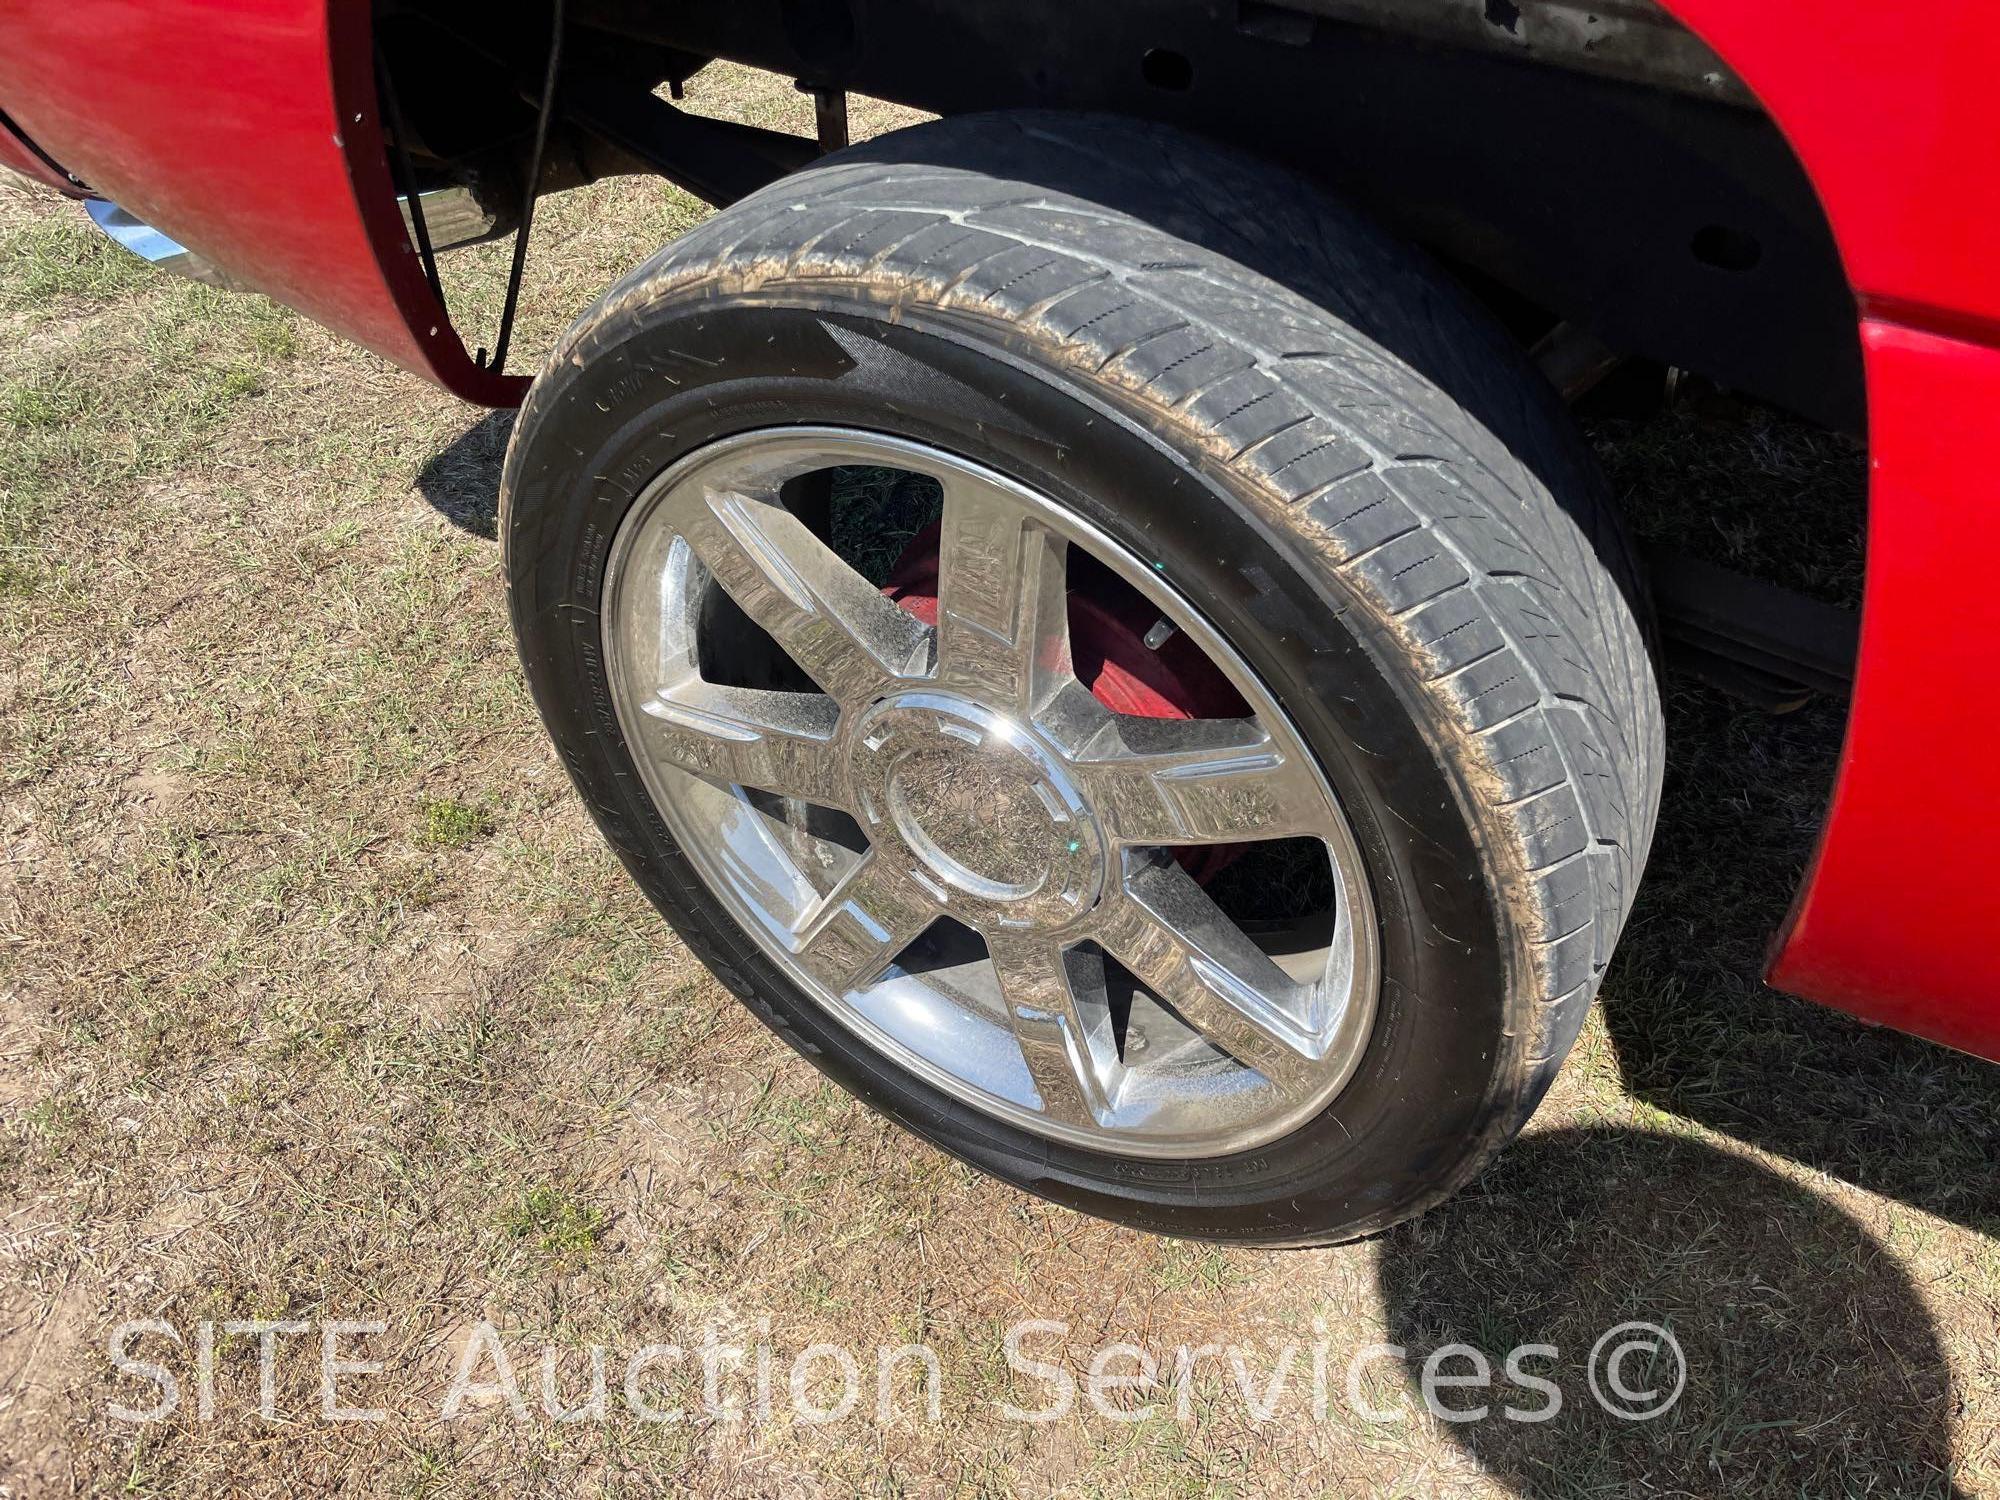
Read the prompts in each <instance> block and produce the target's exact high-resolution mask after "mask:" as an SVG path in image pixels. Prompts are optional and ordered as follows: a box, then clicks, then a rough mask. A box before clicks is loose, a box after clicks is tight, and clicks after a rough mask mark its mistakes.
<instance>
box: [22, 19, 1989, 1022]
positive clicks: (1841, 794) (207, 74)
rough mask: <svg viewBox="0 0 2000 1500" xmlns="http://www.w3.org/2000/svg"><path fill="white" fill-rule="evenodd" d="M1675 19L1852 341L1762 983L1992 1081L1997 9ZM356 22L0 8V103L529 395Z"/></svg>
mask: <svg viewBox="0 0 2000 1500" xmlns="http://www.w3.org/2000/svg"><path fill="white" fill-rule="evenodd" d="M1666 3H1667V6H1668V8H1669V9H1670V10H1672V11H1674V12H1675V13H1676V14H1677V15H1678V16H1679V17H1680V18H1681V19H1682V20H1683V21H1685V22H1686V23H1687V24H1688V25H1689V26H1690V27H1691V28H1692V29H1693V30H1695V31H1696V32H1697V33H1699V34H1700V35H1701V36H1702V37H1703V38H1704V40H1706V41H1707V42H1708V43H1709V44H1710V45H1711V46H1712V47H1713V48H1714V49H1715V50H1716V52H1717V53H1718V54H1719V55H1720V56H1721V57H1722V58H1723V59H1724V60H1725V61H1726V62H1727V63H1728V64H1729V65H1730V66H1731V67H1732V68H1734V69H1735V70H1736V72H1737V73H1738V74H1739V75H1740V76H1741V77H1742V78H1743V79H1744V80H1745V81H1746V82H1747V83H1748V84H1749V86H1750V87H1751V88H1752V89H1753V90H1754V91H1755V92H1756V94H1757V95H1758V97H1759V98H1760V99H1761V100H1762V101H1763V103H1764V105H1765V107H1766V108H1767V109H1768V111H1769V112H1770V114H1771V116H1772V117H1773V119H1774V120H1775V121H1776V122H1777V124H1778V125H1779V127H1780V128H1781V129H1782V130H1783V131H1784V132H1785V133H1786V135H1787V137H1788V138H1789V139H1790V141H1791V143H1792V145H1793V147H1794V149H1795V150H1796V151H1797V153H1798V155H1799V158H1800V160H1801V162H1802V163H1803V164H1804V166H1805V169H1806V171H1807V173H1808V175H1809V176H1810V177H1811V179H1812V181H1813V183H1814V186H1815V188H1816V189H1817V191H1818V192H1819V194H1820V197H1821V200H1822V203H1823V205H1824V207H1825V210H1826V213H1827V217H1828V219H1829V221H1830V223H1831V224H1832V227H1833V230H1834V234H1835V236H1836V238H1837V240H1838V242H1839V245H1840V250H1841V254H1842V258H1843V262H1844V264H1845V266H1846V269H1847V274H1848V278H1849V280H1850V282H1851V284H1852V286H1853V288H1854V290H1855V292H1856V294H1857V297H1858V299H1859V302H1860V305H1861V308H1862V312H1863V319H1864V321H1863V327H1862V335H1863V342H1864V346H1865V350H1866V360H1867V375H1868V399H1869V409H1870V439H1871V454H1872V468H1873V473H1872V478H1871V487H1872V490H1871V499H1870V519H1869V536H1868V553H1869V556H1868V577H1867V585H1866V599H1865V603H1864V608H1863V625H1862V644H1861V657H1860V667H1859V674H1858V678H1857V681H1856V686H1855V693H1854V700H1853V708H1852V713H1851V717H1850V722H1849V728H1848V738H1847V744H1846V748H1845V752H1844V755H1843V760H1842V766H1841V771H1840V776H1839V781H1838V784H1837V787H1836V790H1835V793H1834V797H1833V802H1832V806H1831V809H1830V812H1829V815H1828V818H1827V821H1826V826H1825V829H1824V832H1823V835H1822V840H1821V845H1820V849H1819V852H1818V856H1817V859H1816V861H1815V864H1814V868H1813V871H1812V874H1811V876H1810V877H1809V879H1808V881H1807V883H1806V885H1805V887H1804V889H1803V890H1802V891H1801V892H1800V895H1799V898H1798V901H1797V903H1796V906H1795V909H1794V913H1793V918H1792V921H1791V922H1790V924H1789V926H1788V929H1787V931H1786V932H1785V933H1784V934H1783V935H1782V937H1781V938H1780V940H1779V944H1778V947H1777V951H1776V954H1775V958H1774V961H1773V966H1772V971H1771V973H1772V979H1773V982H1774V983H1776V984H1778V985H1780V986H1781V987H1783V988H1785V989H1787V990H1790V991H1792V992H1794V993H1797V994H1801V995H1805V996H1808V997H1810V998H1813V999H1816V1000H1822V1001H1825V1002H1827V1003H1829V1004H1832V1005H1836V1006H1839V1007H1841V1008H1843V1009H1846V1010H1849V1011H1852V1012H1853V1013H1855V1014H1857V1015H1860V1016H1863V1017H1866V1018H1868V1019H1871V1020H1875V1021H1879V1022H1883V1023H1885V1024H1888V1025H1892V1026H1896V1027H1900V1028H1903V1029H1906V1030H1910V1031H1914V1032H1918V1033H1920V1034H1922V1035H1925V1036H1929V1037H1933V1038H1936V1039H1937V1040H1940V1041H1944V1042H1948V1043H1951V1044H1953V1045H1955V1046H1958V1047H1962V1048H1965V1049H1966V1050H1968V1051H1972V1052H1977V1053H1981V1054H1984V1055H1986V1056H1988V1057H1993V1058H1996V1059H2000V943H1996V942H1994V941H1993V940H1992V939H1993V935H1994V931H1995V929H1996V928H2000V880H1996V879H1995V878H1994V877H1993V875H1992V874H1991V871H1990V866H1991V861H1992V860H1993V859H1994V857H1995V853H1996V851H2000V780H1996V779H1995V778H1994V777H1992V776H1991V775H1990V774H1988V772H1989V768H1990V767H1991V766H1992V764H1993V762H1994V756H1993V753H1992V750H1991V748H1990V747H1991V743H1992V742H1991V740H1990V739H1989V737H1988V736H1989V733H1990V730H1991V727H1992V726H1993V725H1994V723H1995V722H1996V717H1997V716H2000V710H1996V709H1995V707H1994V706H1993V705H1995V704H1996V703H2000V524H1996V522H2000V518H1997V517H1996V516H1995V510H1996V506H2000V484H1996V482H1995V480H1994V478H1993V477H1992V474H1993V470H1992V468H1991V460H1990V449H1991V447H1992V442H1993V439H1994V438H1995V437H1996V436H2000V192H1996V191H1995V189H1996V186H2000V184H1996V181H1995V177H1996V164H2000V91H1996V90H1995V89H1994V87H1993V85H1992V82H1991V78H1992V74H1993V73H1994V70H1995V69H1996V68H2000V7H1996V6H1994V5H1992V4H1991V3H1990V0H1935V3H1933V4H1932V5H1930V6H1927V7H1925V9H1924V12H1923V15H1922V18H1921V21H1918V20H1916V19H1914V18H1908V19H1906V18H1902V17H1899V16H1898V15H1896V14H1894V13H1891V12H1886V11H1882V10H1880V9H1879V8H1875V9H1871V8H1869V7H1861V6H1850V7H1843V8H1835V9H1832V10H1829V9H1828V8H1826V7H1824V6H1821V5H1815V4H1810V3H1808V0H1666ZM369 26H370V12H369V5H368V3H367V0H234V3H232V4H230V5H226V6H221V5H216V4H214V3H212V0H61V3H55V0H0V110H4V111H5V112H6V113H7V114H8V115H9V116H10V117H11V118H12V119H13V120H14V122H15V123H16V124H17V125H18V126H19V127H20V128H21V130H22V131H24V132H25V133H26V134H27V135H28V136H29V137H30V138H31V139H32V140H33V141H34V142H35V143H36V144H37V145H38V146H40V147H41V148H42V149H43V150H45V151H46V152H48V153H49V154H50V155H51V156H53V157H54V158H55V159H57V160H58V161H60V162H61V163H62V164H63V166H64V167H66V168H67V169H68V170H69V171H71V172H73V173H75V174H76V175H77V176H78V177H80V178H82V179H83V180H84V181H86V182H88V183H89V184H90V185H91V186H92V188H93V189H95V190H97V191H99V192H101V193H103V194H104V195H105V196H107V197H110V198H112V199H114V200H115V201H117V202H118V203H119V204H121V205H122V206H124V207H125V208H127V209H128V210H130V211H131V212H132V213H134V214H136V215H138V216H139V217H141V218H143V219H145V220H147V221H148V222H149V223H152V224H154V225H157V226H158V227H159V228H160V229H162V230H164V231H165V232H166V233H168V234H170V235H172V236H173V237H174V238H176V239H178V240H180V241H181V242H182V243H184V244H186V245H187V246H189V248H191V249H193V250H195V251H197V252H198V253H200V254H201V255H202V256H204V257H205V258H207V259H208V260H210V261H212V262H214V263H215V264H216V265H218V266H221V267H222V268H223V269H225V270H227V271H229V272H231V273H232V274H234V275H236V276H237V277H239V278H241V279H243V280H245V281H248V282H249V283H251V284H253V285H256V286H259V287H261V288H262V289H264V290H265V291H268V292H269V293H270V294H271V295H272V296H274V297H277V298H279V299H280V300H282V301H284V302H287V303H289V304H291V305H292V306H294V307H297V308H299V309H300V310H301V311H303V312H305V313H307V314H308V315H310V316H312V317H314V318H316V319H318V320H319V321H321V322H323V323H325V324H327V325H328V326H330V327H332V328H335V329H337V330H339V331H340V332H342V333H344V334H347V335H348V336H350V337H352V338H354V339H356V340H358V341H359V342H361V343H363V344H366V345H367V346H368V347H369V348H371V349H374V350H375V351H376V352H378V353H380V354H382V355H384V356H385V357H387V358H389V359H391V360H394V361H395V362H396V363H398V364H400V365H402V366H404V367H405V368H407V369H410V370H413V371H416V372H417V373H419V374H423V375H426V376H428V377H430V378H432V379H434V380H437V381H439V382H441V383H442V384H443V385H445V386H446V387H448V388H449V389H451V390H452V391H454V392H456V393H457V394H459V395H461V396H463V397H465V398H467V399H469V400H473V401H480V402H485V403H488V404H492V405H507V404H511V403H513V402H515V401H518V400H519V399H520V395H521V393H522V392H523V390H524V389H525V386H526V382H525V381H524V380H522V379H519V378H517V377H511V376H509V377H496V376H494V375H492V374H490V373H489V372H487V371H484V370H482V369H480V368H479V367H478V366H477V365H476V364H474V362H473V361H472V360H471V359H470V358H469V357H468V355H467V353H466V351H465V348H464V346H463V345H462V343H461V342H460V340H459V338H458V335H457V334H456V333H455V332H454V331H453V330H452V328H451V327H450V325H449V323H448V321H447V320H446V318H445V316H444V313H443V310H442V309H441V308H440V307H439V306H438V303H437V300H436V298H435V297H434V296H433V295H432V293H431V291H430V288H429V286H428V285H427V283H426V282H425V279H424V277H423V274H422V272H421V270H420V268H419V266H418V265H417V261H416V257H415V255H414V254H413V252H412V251H411V249H410V246H409V244H408V242H407V238H406V236H405V234H404V231H403V226H402V220H401V215H400V213H399V212H398V210H397V207H396V203H395V196H394V190H393V188H392V185H391V180H390V175H389V170H388V164H387V161H386V158H385V154H384V150H383V143H382V132H381V129H380V125H379V120H378V116H377V107H376V99H375V88H374V80H373V70H372V57H371V42H370V35H369ZM80 60H81V61H80ZM5 145H6V143H4V142H0V151H4V150H5ZM9 159H10V160H11V158H9ZM1967 641H1983V642H1991V643H1993V649H1992V650H1990V651H1985V652H1981V651H1976V650H1967V649H1966V648H1965V646H1964V645H1963V643H1964V642H1967ZM1951 642H1957V643H1960V644H1957V645H1950V644H1944V645H1941V644H1940V643H1951Z"/></svg>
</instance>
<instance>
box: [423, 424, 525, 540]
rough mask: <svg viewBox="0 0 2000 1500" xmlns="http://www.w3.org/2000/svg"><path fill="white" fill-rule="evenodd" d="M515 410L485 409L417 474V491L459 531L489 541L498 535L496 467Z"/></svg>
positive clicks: (502, 459)
mask: <svg viewBox="0 0 2000 1500" xmlns="http://www.w3.org/2000/svg"><path fill="white" fill-rule="evenodd" d="M513 432H514V413H513V412H511V411H490V412H488V413H487V414H486V415H485V416H483V417H481V418H480V419H479V420H478V421H477V422H474V423H473V424H472V425H471V426H470V427H468V428H466V429H465V431H464V432H462V433H460V434H459V435H458V436H457V437H456V438H454V439H453V440H452V441H451V443H450V444H448V445H447V446H446V447H444V448H442V449H440V450H439V451H438V452H437V453H435V454H433V455H432V457H431V459H430V461H429V462H428V463H426V464H425V465H424V466H423V468H422V469H421V470H419V471H418V473H417V480H416V483H417V493H418V494H420V495H422V496H423V497H424V499H425V500H426V501H428V502H429V503H430V505H431V506H432V508H433V509H435V510H436V511H437V513H438V514H439V515H441V516H443V517H444V518H445V519H446V520H447V521H449V522H451V524H452V525H454V526H456V527H458V528H459V529H460V530H463V531H469V532H471V533H472V534H473V535H474V536H482V537H485V538H486V539H487V540H488V541H492V540H494V539H495V537H496V536H497V535H498V531H497V527H498V525H499V508H500V468H501V465H502V464H504V463H505V462H506V459H507V439H508V438H509V437H511V436H512V435H513Z"/></svg>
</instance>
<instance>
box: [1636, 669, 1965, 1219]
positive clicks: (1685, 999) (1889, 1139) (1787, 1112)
mask: <svg viewBox="0 0 2000 1500" xmlns="http://www.w3.org/2000/svg"><path fill="white" fill-rule="evenodd" d="M1667 712H1668V723H1667V736H1668V738H1667V744H1668V773H1667V786H1666V797H1665V802H1664V805H1663V807H1662V811H1661V817H1660V828H1659V832H1658V835H1657V836H1656V839H1655V842H1654V846H1653V856H1652V860H1651V863H1650V864H1649V865H1648V866H1647V870H1646V878H1645V881H1644V882H1643V884H1642V885H1641V887H1640V890H1639V898H1638V903H1637V905H1636V907H1635V909H1634V911H1633V914H1632V920H1631V924H1630V926H1629V927H1628V928H1627V929H1626V933H1625V936H1624V938H1623V939H1622V940H1621V942H1620V944H1619V949H1618V956H1617V958H1616V960H1615V961H1614V962H1613V964H1612V966H1611V971H1610V973H1609V975H1608V976H1607V978H1606V982H1605V986H1604V991H1603V1005H1604V1016H1605V1023H1606V1026H1607V1028H1608V1029H1609V1031H1610V1035H1611V1039H1612V1043H1613V1045H1614V1047H1615V1049H1616V1052H1617V1057H1618V1062H1619V1066H1620V1068H1621V1070H1622V1072H1623V1074H1624V1080H1625V1084H1626V1087H1627V1088H1628V1089H1629V1090H1630V1091H1631V1092H1632V1093H1633V1094H1634V1095H1635V1096H1636V1097H1638V1098H1641V1099H1644V1100H1646V1101H1647V1102H1648V1103H1651V1104H1654V1105H1656V1106H1658V1107H1659V1108H1661V1109H1665V1110H1668V1111H1671V1112H1672V1113H1674V1114H1677V1115H1681V1116H1684V1117H1686V1118H1688V1119H1691V1120H1697V1121H1699V1122H1701V1123H1702V1124H1703V1125H1707V1126H1709V1127H1711V1128H1713V1129H1716V1130H1720V1131H1723V1132H1726V1133H1727V1134H1729V1135H1732V1136H1735V1137H1736V1138H1737V1139H1739V1140H1742V1141H1746V1142H1748V1143H1750V1144H1752V1145H1754V1146H1757V1147H1759V1148H1760V1149H1763V1150H1766V1151H1771V1152H1775V1153H1778V1154H1779V1155H1782V1156H1787V1157H1790V1158H1792V1159H1793V1160H1795V1161H1799V1162H1802V1163H1804V1164H1805V1165H1807V1166H1810V1167H1813V1168H1815V1169H1817V1170H1819V1171H1823V1172H1826V1173H1829V1174H1830V1175H1832V1176H1835V1177H1838V1178H1841V1179H1843V1180H1845V1181H1847V1182H1851V1183H1853V1184H1855V1185H1856V1186H1858V1187H1862V1188H1866V1189H1867V1190H1868V1191H1870V1192H1874V1193H1881V1194H1884V1195H1886V1196H1889V1197H1893V1198H1897V1199H1900V1200H1901V1201H1903V1202H1905V1203H1908V1204H1910V1205H1912V1206H1914V1207H1917V1208H1920V1209H1923V1210H1925V1211H1926V1212H1929V1213H1934V1214H1938V1215H1940V1216H1942V1217H1945V1218H1949V1219H1954V1220H1956V1221H1957V1222H1959V1223H1961V1224H1964V1225H1967V1226H1968V1227H1970V1228H1973V1229H1976V1230H1978V1231H1980V1232H1981V1233H1985V1234H1989V1235H1994V1234H2000V1179H1996V1174H1995V1172H1994V1170H1993V1162H1994V1160H1995V1159H1996V1157H2000V1067H1995V1066H1994V1065H1992V1064H1990V1063H1985V1062H1980V1061H1977V1060H1975V1059H1972V1058H1969V1057H1965V1056H1962V1055H1960V1054H1958V1053H1955V1052H1952V1051H1950V1050H1948V1049H1946V1048H1943V1047H1939V1046H1935V1045H1933V1044H1931V1043H1928V1042H1923V1041H1919V1040H1917V1039H1915V1038H1913V1037H1907V1036H1902V1035H1899V1034H1897V1033H1895V1032H1890V1031H1883V1030H1880V1029H1877V1028H1873V1027H1869V1026H1865V1025H1863V1024H1861V1023H1860V1022H1858V1021H1854V1020H1852V1019H1850V1018H1848V1017H1846V1016H1843V1015H1839V1014H1837V1013H1835V1012H1833V1011H1829V1010H1825V1009H1823V1008H1821V1007H1819V1006H1816V1005H1812V1004H1809V1003H1807V1002H1805V1001H1800V1000H1794V999H1791V998H1789V997H1787V996H1784V995H1781V994H1778V993H1777V992H1776V991H1774V990H1771V989H1768V988H1766V987H1765V986H1764V985H1763V984H1762V983H1761V982H1760V979H1759V975H1760V973H1761V972H1762V968H1763V962H1764V956H1765V951H1766V948H1767V946H1768V944H1769V942H1770V940H1771V935H1772V934H1773V933H1775V932H1777V931H1778V930H1779V929H1780V927H1781V926H1782V925H1783V922H1784V919H1785V912H1786V907H1787V904H1788V903H1789V902H1790V900H1791V898H1792V893H1793V891H1794V890H1795V889H1796V888H1797V886H1798V883H1799V880H1800V878H1801V875H1802V874H1803V872H1804V870H1805V867H1806V863H1807V861H1808V859H1809V858H1810V856H1811V853H1812V847H1813V840H1814V837H1815V835H1816V832H1817V828H1818V824H1819V819H1820V816H1821V812H1822V809H1823V807H1824V804H1825V798H1826V789H1827V787H1828V786H1829V784H1830V782H1831V779H1832V773H1833V767H1834V762H1835V758H1836V757H1837V755H1838V753H1839V749H1840V730H1841V714H1840V712H1839V710H1838V708H1837V707H1835V706H1833V705H1828V704H1819V703H1816V704H1814V705H1812V706H1809V707H1808V708H1806V709H1804V710H1802V711H1800V712H1799V713H1797V714H1793V715H1789V716H1786V717H1783V718H1776V719H1774V718H1770V717H1768V716H1766V715H1764V714H1761V713H1758V712H1756V711H1754V710H1749V709H1744V708H1739V707H1737V706H1736V705H1734V704H1731V703H1729V702H1728V701H1727V700H1725V699H1723V698H1721V697H1720V696H1719V695H1717V694H1714V693H1712V692H1710V691H1709V690H1708V689H1706V688H1703V687H1701V686H1699V685H1696V684H1692V683H1685V682H1680V681H1676V680H1671V679H1670V681H1669V685H1668V699H1667ZM1894 878H1895V874H1894V871H1890V870H1885V871H1883V879H1884V882H1885V887H1884V899H1885V900H1893V899H1894V890H1893V881H1894Z"/></svg>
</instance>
